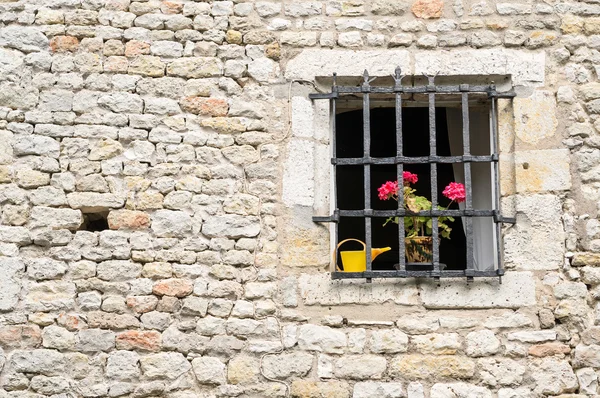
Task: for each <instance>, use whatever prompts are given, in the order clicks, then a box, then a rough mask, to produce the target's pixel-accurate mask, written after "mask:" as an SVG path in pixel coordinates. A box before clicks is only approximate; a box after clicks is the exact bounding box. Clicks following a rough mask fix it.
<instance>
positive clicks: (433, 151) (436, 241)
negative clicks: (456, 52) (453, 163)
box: [427, 76, 440, 278]
mask: <svg viewBox="0 0 600 398" xmlns="http://www.w3.org/2000/svg"><path fill="white" fill-rule="evenodd" d="M427 79H428V83H429V84H428V85H427V91H428V92H429V156H436V155H437V148H436V146H437V141H436V126H435V84H434V80H435V76H428V77H427ZM430 168H431V179H430V181H431V209H437V207H438V189H437V163H430ZM431 236H432V238H433V273H432V275H433V276H434V277H436V278H439V276H440V237H439V228H438V218H437V217H431Z"/></svg>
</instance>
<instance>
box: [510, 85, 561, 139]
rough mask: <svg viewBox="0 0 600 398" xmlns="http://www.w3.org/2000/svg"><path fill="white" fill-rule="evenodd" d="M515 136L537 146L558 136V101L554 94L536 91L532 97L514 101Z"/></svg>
mask: <svg viewBox="0 0 600 398" xmlns="http://www.w3.org/2000/svg"><path fill="white" fill-rule="evenodd" d="M513 106H514V108H513V109H514V120H515V134H516V136H517V138H519V139H520V140H522V141H524V142H527V143H529V144H535V143H538V142H540V141H541V140H545V139H547V138H550V137H553V136H554V134H556V127H557V126H558V120H557V118H556V100H555V98H554V95H552V93H550V92H547V91H535V92H534V94H533V95H532V96H531V97H528V98H518V97H517V98H515V99H514V100H513Z"/></svg>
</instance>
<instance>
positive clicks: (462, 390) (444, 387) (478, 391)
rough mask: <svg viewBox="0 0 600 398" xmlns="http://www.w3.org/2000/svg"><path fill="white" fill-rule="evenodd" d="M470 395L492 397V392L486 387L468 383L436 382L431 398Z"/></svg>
mask: <svg viewBox="0 0 600 398" xmlns="http://www.w3.org/2000/svg"><path fill="white" fill-rule="evenodd" d="M470 396H473V397H479V398H492V392H491V391H490V390H488V389H487V388H485V387H478V386H475V385H472V384H467V383H451V384H434V385H433V386H432V387H431V391H430V397H431V398H447V397H470Z"/></svg>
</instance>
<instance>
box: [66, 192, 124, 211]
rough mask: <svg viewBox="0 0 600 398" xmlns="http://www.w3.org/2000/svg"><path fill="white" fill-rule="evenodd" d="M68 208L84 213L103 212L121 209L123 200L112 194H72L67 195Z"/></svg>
mask: <svg viewBox="0 0 600 398" xmlns="http://www.w3.org/2000/svg"><path fill="white" fill-rule="evenodd" d="M67 201H68V202H69V206H71V207H72V208H74V209H81V210H82V211H84V212H96V211H105V210H109V209H114V208H120V207H123V205H124V204H125V198H124V197H122V196H120V195H116V194H112V193H96V192H73V193H70V194H68V195H67Z"/></svg>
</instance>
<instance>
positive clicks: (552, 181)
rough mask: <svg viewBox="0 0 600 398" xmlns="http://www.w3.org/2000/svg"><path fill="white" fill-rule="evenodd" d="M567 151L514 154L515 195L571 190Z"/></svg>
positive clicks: (552, 150) (537, 151)
mask: <svg viewBox="0 0 600 398" xmlns="http://www.w3.org/2000/svg"><path fill="white" fill-rule="evenodd" d="M569 167H570V159H569V150H568V149H548V150H535V151H518V152H515V153H514V168H515V183H516V192H517V193H527V192H544V191H565V190H568V189H570V188H571V172H570V169H569Z"/></svg>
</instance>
